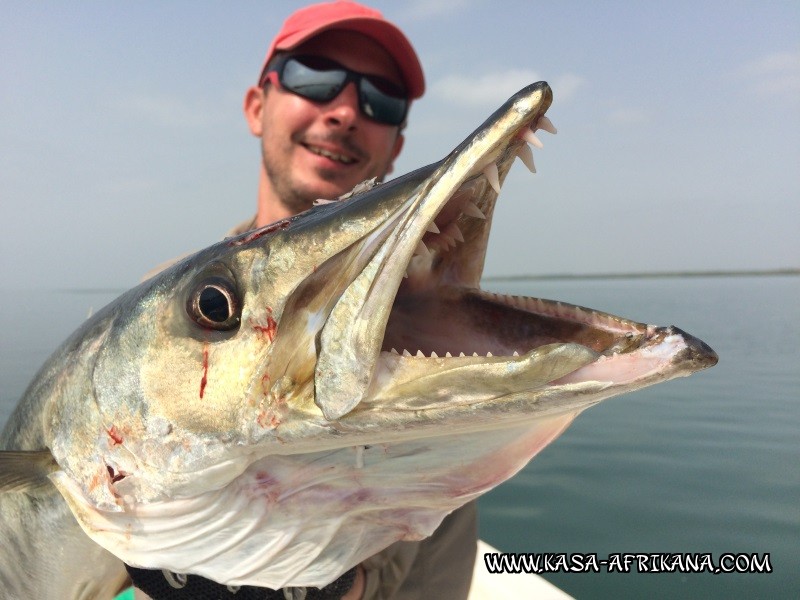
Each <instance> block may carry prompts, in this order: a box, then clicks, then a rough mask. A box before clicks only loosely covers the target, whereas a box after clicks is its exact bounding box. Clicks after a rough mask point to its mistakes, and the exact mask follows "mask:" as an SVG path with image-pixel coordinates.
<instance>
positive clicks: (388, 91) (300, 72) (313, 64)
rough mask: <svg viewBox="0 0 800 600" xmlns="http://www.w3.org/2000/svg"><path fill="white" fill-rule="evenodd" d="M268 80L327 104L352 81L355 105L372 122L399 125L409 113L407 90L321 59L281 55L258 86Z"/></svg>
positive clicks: (374, 76)
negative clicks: (356, 100) (356, 103)
mask: <svg viewBox="0 0 800 600" xmlns="http://www.w3.org/2000/svg"><path fill="white" fill-rule="evenodd" d="M267 80H269V81H272V83H273V85H274V84H276V83H279V84H280V86H281V87H282V88H283V89H285V90H287V91H289V92H292V93H293V94H297V95H298V96H301V97H303V98H306V99H308V100H311V101H313V102H330V101H331V100H333V99H334V98H336V96H338V95H339V94H340V93H341V91H342V90H343V89H344V87H345V86H346V85H347V84H348V83H349V82H351V81H353V82H355V84H356V89H357V90H358V106H359V108H360V109H361V112H362V113H364V115H365V116H367V117H369V118H370V119H372V120H373V121H377V122H378V123H383V124H384V125H401V124H402V123H403V121H405V118H406V113H408V97H407V94H406V91H405V90H404V89H403V88H401V87H400V86H398V85H397V84H395V83H392V82H391V81H389V80H388V79H385V78H383V77H380V76H379V75H365V74H364V73H357V72H356V71H351V70H350V69H348V68H347V67H345V66H342V65H340V64H339V63H337V62H336V61H333V60H331V59H329V58H324V57H322V56H292V55H284V56H281V57H280V58H278V59H277V60H276V61H275V62H274V63H271V64H270V65H269V66H268V67H267V69H266V73H264V75H263V76H262V78H261V85H262V86H263V85H264V84H265V83H266V82H267ZM276 80H277V81H276Z"/></svg>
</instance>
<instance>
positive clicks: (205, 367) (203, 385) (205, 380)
mask: <svg viewBox="0 0 800 600" xmlns="http://www.w3.org/2000/svg"><path fill="white" fill-rule="evenodd" d="M207 383H208V342H205V343H204V344H203V377H202V379H200V398H201V399H202V398H203V394H204V393H205V391H206V384H207Z"/></svg>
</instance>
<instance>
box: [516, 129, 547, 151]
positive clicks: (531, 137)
mask: <svg viewBox="0 0 800 600" xmlns="http://www.w3.org/2000/svg"><path fill="white" fill-rule="evenodd" d="M521 137H522V139H523V140H525V141H526V142H528V143H529V144H530V145H531V146H535V147H536V148H544V144H542V142H541V141H540V140H539V138H537V137H536V134H535V133H533V131H531V130H530V129H526V130H525V131H523V132H522V136H521Z"/></svg>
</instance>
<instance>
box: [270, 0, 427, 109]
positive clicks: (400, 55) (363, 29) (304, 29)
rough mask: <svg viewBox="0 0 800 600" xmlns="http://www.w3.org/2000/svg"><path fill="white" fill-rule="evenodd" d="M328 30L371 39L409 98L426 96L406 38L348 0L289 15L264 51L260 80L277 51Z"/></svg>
mask: <svg viewBox="0 0 800 600" xmlns="http://www.w3.org/2000/svg"><path fill="white" fill-rule="evenodd" d="M329 29H344V30H347V31H355V32H357V33H361V34H363V35H366V36H367V37H370V38H372V39H373V40H375V41H376V42H377V43H378V44H380V45H381V46H383V48H384V49H385V50H386V52H388V53H389V55H390V56H391V57H392V58H393V59H394V61H395V63H397V67H398V68H399V69H400V75H401V76H402V77H403V81H404V83H405V84H406V89H407V90H408V94H409V96H410V98H411V99H414V98H419V97H420V96H422V94H423V93H425V76H424V75H423V73H422V65H421V64H420V62H419V58H418V57H417V53H416V52H415V51H414V48H413V46H411V42H409V41H408V38H406V36H405V35H403V32H402V31H400V30H399V29H398V28H397V27H396V26H395V25H393V24H392V23H390V22H389V21H387V20H386V19H384V18H383V15H382V14H381V13H380V12H379V11H377V10H375V9H372V8H369V7H367V6H362V5H361V4H357V3H356V2H350V1H349V0H336V1H335V2H322V3H320V4H312V5H311V6H307V7H305V8H301V9H300V10H298V11H296V12H294V13H292V14H291V15H289V17H288V18H287V19H286V21H284V23H283V27H281V30H280V31H279V32H278V35H276V36H275V39H273V40H272V44H271V45H270V47H269V50H267V57H266V59H265V60H264V67H263V68H262V70H261V71H262V78H263V71H264V69H265V68H266V67H267V64H268V63H269V61H270V60H271V59H272V57H273V56H274V54H275V52H276V51H278V50H292V49H294V48H296V47H297V46H299V45H300V44H302V43H303V42H305V41H306V40H308V39H311V38H312V37H314V36H315V35H317V34H319V33H321V32H323V31H327V30H329Z"/></svg>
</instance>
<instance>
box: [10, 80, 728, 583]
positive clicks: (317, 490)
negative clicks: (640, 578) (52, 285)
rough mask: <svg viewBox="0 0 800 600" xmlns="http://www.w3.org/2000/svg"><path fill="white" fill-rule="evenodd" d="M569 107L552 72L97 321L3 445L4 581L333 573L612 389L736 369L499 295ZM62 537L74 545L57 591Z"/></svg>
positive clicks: (479, 489) (76, 339) (672, 341)
mask: <svg viewBox="0 0 800 600" xmlns="http://www.w3.org/2000/svg"><path fill="white" fill-rule="evenodd" d="M551 100H552V94H551V91H550V88H549V87H548V86H547V84H545V83H538V84H533V85H531V86H528V87H526V88H525V89H523V90H521V91H520V92H518V93H517V94H516V95H514V96H513V97H512V98H510V99H509V100H508V101H507V102H506V103H505V104H504V105H503V106H502V107H501V108H500V109H498V110H497V111H496V112H495V113H494V114H493V115H492V116H491V117H490V118H489V119H487V121H486V122H485V123H484V124H483V125H481V126H480V127H479V128H478V129H476V130H475V131H474V132H473V133H472V134H471V135H470V136H469V137H468V138H467V139H466V140H465V141H464V142H462V143H461V144H460V145H459V146H458V147H456V148H455V149H454V150H453V152H451V153H450V155H448V156H447V157H446V158H445V159H444V160H442V161H440V162H439V163H436V164H433V165H429V166H427V167H424V168H422V169H419V170H417V171H415V172H413V173H410V174H408V175H406V176H403V177H400V178H398V179H396V180H394V181H391V182H388V183H384V184H374V183H372V184H367V185H363V186H361V189H360V190H358V191H356V193H353V194H350V195H348V197H346V198H342V199H340V200H339V201H336V202H328V203H321V204H320V205H319V206H316V207H314V208H313V209H311V210H309V211H307V212H306V213H303V214H301V215H298V216H296V217H293V218H290V219H287V220H285V221H280V222H277V223H274V224H272V225H270V226H267V227H265V228H262V229H259V230H255V231H253V232H250V233H247V234H244V235H241V236H238V237H235V238H231V239H228V240H225V241H224V242H221V243H219V244H216V245H214V246H211V247H210V248H207V249H205V250H203V251H201V252H199V253H197V254H195V255H193V256H192V257H189V258H187V259H185V260H183V261H182V262H180V263H178V264H176V265H174V266H173V267H171V268H170V269H168V270H167V271H165V272H163V273H161V274H160V275H158V276H156V277H154V278H153V279H151V280H149V281H147V282H145V283H143V284H142V285H140V286H139V287H137V288H134V289H133V290H130V291H129V292H127V293H126V294H124V295H123V296H121V297H120V298H119V299H117V300H116V301H115V302H113V303H112V304H110V305H109V306H107V307H106V308H105V309H103V310H102V311H100V312H99V313H97V314H96V315H94V316H93V317H92V318H91V319H90V320H89V321H87V322H86V323H85V324H84V325H83V326H82V327H81V328H80V329H79V330H78V331H77V332H76V333H75V334H74V335H73V336H72V337H71V338H70V339H69V340H68V341H67V342H66V343H65V345H64V346H62V348H61V349H59V350H58V351H57V352H56V353H55V354H54V356H53V357H52V358H51V359H50V361H49V362H48V363H47V364H46V365H45V366H44V367H43V369H42V371H41V372H40V374H39V375H38V376H37V378H36V379H35V381H34V382H33V383H32V385H31V387H30V389H29V390H28V392H27V393H26V395H25V397H24V398H23V400H22V401H21V403H20V406H19V407H18V409H17V410H16V412H15V413H14V415H13V416H12V419H11V421H10V422H9V423H8V425H7V427H6V430H5V432H4V433H3V438H2V444H3V448H4V449H6V450H12V449H13V450H19V451H28V452H29V453H30V455H31V456H30V460H28V462H26V455H25V454H24V453H19V452H17V453H7V456H6V457H5V458H3V457H2V455H0V461H2V462H0V488H2V489H5V490H7V491H5V492H4V493H3V494H2V495H0V507H2V511H3V516H2V519H0V533H2V535H3V537H4V538H7V539H13V540H14V544H16V546H15V547H16V550H12V551H8V550H5V549H4V550H2V551H0V577H2V578H3V581H6V580H7V581H9V582H10V584H11V585H16V586H17V587H16V588H14V589H23V587H21V586H23V585H25V582H27V583H29V584H30V582H32V581H33V582H34V583H33V584H31V585H34V587H31V588H24V592H25V593H28V592H31V590H32V594H33V595H32V597H38V598H50V597H52V598H56V597H57V598H84V597H94V596H92V594H94V595H97V596H98V597H101V596H102V594H105V593H106V590H102V589H101V587H102V586H103V585H106V586H107V587H108V586H110V585H111V583H109V582H112V583H114V582H116V581H117V580H118V579H119V578H120V577H122V576H123V571H122V570H121V562H120V561H126V562H128V563H129V564H132V565H135V566H140V567H145V568H159V569H162V568H163V569H169V570H171V571H174V572H178V573H194V574H198V575H202V576H205V577H208V578H211V579H213V580H215V581H218V582H220V583H224V584H231V585H260V586H265V587H271V588H279V587H284V586H287V585H295V586H298V585H313V586H321V585H325V584H327V583H328V582H330V581H332V580H334V579H336V578H337V577H338V576H339V575H340V574H341V573H343V572H344V571H346V570H347V569H349V568H350V567H352V566H353V565H355V564H357V563H359V562H360V561H362V560H364V559H365V558H367V557H368V556H371V555H373V554H374V553H375V552H377V551H379V550H381V549H382V548H385V547H386V546H388V545H389V544H391V543H393V542H395V541H397V540H414V539H421V538H424V537H426V536H428V535H430V534H431V533H432V532H433V531H434V529H435V528H436V527H437V526H438V524H439V523H440V522H441V520H442V519H443V518H444V516H446V515H447V514H448V513H449V512H451V511H453V510H454V509H456V508H458V507H459V506H461V505H463V504H465V503H466V502H468V501H470V500H472V499H474V498H476V497H478V496H480V495H481V494H483V493H485V492H486V491H488V490H490V489H492V488H493V487H495V486H496V485H498V484H499V483H501V482H502V481H505V480H506V479H508V478H509V477H511V476H513V475H514V474H515V473H516V472H517V471H518V470H519V469H521V468H522V467H523V466H524V465H525V464H526V463H527V462H528V461H529V460H530V459H531V458H532V457H533V456H534V455H535V454H536V453H537V452H538V451H539V450H540V449H541V448H543V447H544V446H546V445H547V444H548V443H550V442H551V441H552V440H553V439H555V438H556V437H557V436H558V435H559V434H560V433H561V432H562V431H563V430H564V429H565V428H566V427H567V426H568V425H569V424H570V423H571V421H572V420H573V419H574V418H575V416H576V415H577V414H578V413H580V412H581V411H582V410H584V409H586V408H588V407H589V406H592V405H594V404H596V403H598V402H600V401H601V400H603V399H605V398H608V397H611V396H615V395H618V394H621V393H625V392H629V391H633V390H636V389H639V388H642V387H645V386H647V385H651V384H654V383H658V382H660V381H665V380H668V379H672V378H674V377H680V376H686V375H689V374H690V373H692V372H694V371H697V370H699V369H703V368H706V367H709V366H711V365H713V364H715V363H716V360H717V357H716V354H714V352H713V351H712V350H711V349H710V348H709V347H708V346H707V345H705V344H704V343H703V342H701V341H699V340H697V339H696V338H693V337H692V336H690V335H688V334H686V333H684V332H682V331H681V330H679V329H677V328H673V327H668V328H661V327H655V326H651V325H645V324H641V323H636V322H633V321H629V320H626V319H623V318H620V317H615V316H613V315H609V314H605V313H600V312H597V311H593V310H591V309H587V308H582V307H576V306H572V305H568V304H565V303H560V302H553V301H548V300H542V299H535V298H523V297H509V296H503V295H496V294H492V293H489V292H485V291H482V290H481V289H480V286H479V281H480V277H481V273H482V269H483V261H484V257H485V252H486V246H487V243H488V236H489V230H490V226H491V216H492V211H493V208H494V205H495V202H496V200H497V195H498V190H499V187H500V185H501V183H502V181H503V180H504V179H505V176H506V174H507V173H508V171H509V169H510V168H511V165H512V163H513V162H514V159H515V158H516V157H517V156H518V155H519V156H521V157H522V158H523V160H526V161H529V156H528V151H527V150H526V149H527V143H528V142H529V141H531V142H532V143H535V142H533V139H535V138H532V137H531V136H532V131H533V130H535V129H536V128H537V127H540V128H543V129H550V125H549V122H548V121H547V120H546V117H544V113H545V112H546V110H547V108H548V107H549V105H550V102H551ZM44 451H48V452H49V453H48V452H44ZM50 456H52V458H50ZM34 459H35V460H34ZM26 464H32V465H34V466H32V467H30V474H29V476H27V477H26V474H25V471H26V466H25V465H26ZM15 482H17V483H15ZM20 490H22V491H20ZM21 523H32V524H33V525H32V526H31V528H30V530H29V531H30V533H29V534H26V532H27V531H28V530H27V529H26V526H24V525H21ZM78 524H79V525H80V528H81V530H82V532H83V533H80V532H79V530H78ZM53 532H58V536H59V543H60V544H62V545H64V546H65V547H67V546H68V547H70V548H74V550H70V552H69V555H67V556H62V557H61V559H60V560H59V564H60V567H61V572H62V573H64V574H65V576H64V578H63V579H64V580H65V581H64V582H63V586H64V587H63V588H62V589H61V590H60V591H58V592H57V593H53V594H52V595H48V590H49V589H50V588H49V587H48V586H46V585H44V584H41V585H40V586H39V587H35V585H36V584H35V581H36V579H38V578H39V577H42V576H43V572H45V571H47V568H46V567H44V566H42V565H44V563H45V562H46V561H48V560H50V557H51V555H52V553H53V546H52V544H51V543H50V542H49V541H48V539H47V538H48V536H51V535H53ZM70 544H72V545H71V546H70ZM8 547H9V546H8V545H6V548H8ZM15 556H24V557H25V560H26V561H27V562H28V563H29V564H30V565H32V567H31V571H30V573H28V574H27V575H24V576H22V575H20V574H19V573H18V572H16V571H15V564H14V562H15V560H16V559H15ZM93 570H96V572H94V573H93V572H92V571H93ZM70 580H71V581H72V583H70ZM21 581H22V583H20V582H21ZM76 582H77V583H76ZM93 586H94V587H93ZM112 587H113V586H112ZM87 589H91V592H86V591H85V590H87ZM97 590H100V591H97ZM87 594H88V595H87ZM20 597H25V595H24V594H23V595H22V596H20Z"/></svg>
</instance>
